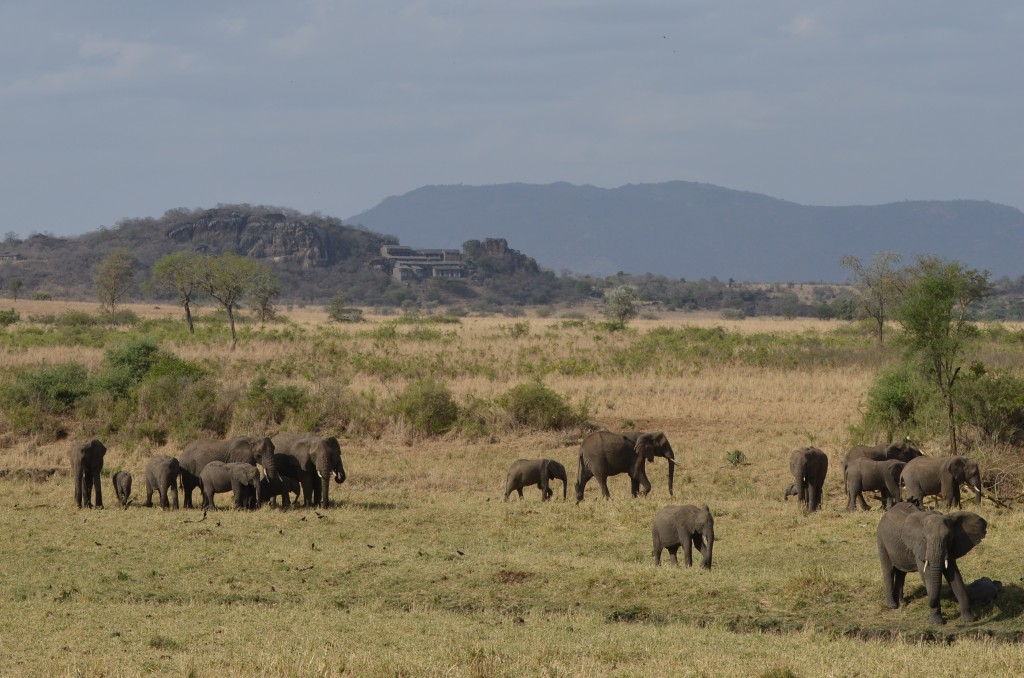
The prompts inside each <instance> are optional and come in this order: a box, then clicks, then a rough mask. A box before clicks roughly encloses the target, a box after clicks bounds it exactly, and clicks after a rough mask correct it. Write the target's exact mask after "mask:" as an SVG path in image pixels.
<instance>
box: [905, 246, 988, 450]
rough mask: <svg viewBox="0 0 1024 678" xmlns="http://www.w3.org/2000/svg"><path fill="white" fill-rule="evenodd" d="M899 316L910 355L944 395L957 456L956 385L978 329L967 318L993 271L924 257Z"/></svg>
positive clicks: (913, 272) (911, 271)
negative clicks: (969, 346) (965, 355)
mask: <svg viewBox="0 0 1024 678" xmlns="http://www.w3.org/2000/svg"><path fill="white" fill-rule="evenodd" d="M908 273H909V276H910V278H909V284H908V285H907V288H906V290H905V291H904V294H903V297H902V300H901V302H900V304H899V305H898V306H897V307H896V309H895V311H896V313H895V317H896V318H897V319H898V320H899V321H900V323H901V324H902V325H903V331H904V334H903V337H902V341H904V342H905V343H906V347H907V352H908V356H909V357H911V358H915V359H917V360H918V361H919V365H920V366H921V368H922V369H923V371H924V373H925V375H926V376H927V377H928V379H929V381H931V382H932V384H934V385H935V387H936V388H937V389H938V391H939V393H940V394H941V396H942V400H943V403H944V404H945V408H946V416H947V424H948V426H949V448H950V454H951V455H956V454H957V429H956V411H955V410H956V392H955V389H956V382H957V376H958V375H959V374H960V367H961V363H962V362H963V359H964V352H965V346H966V343H967V342H968V340H970V339H971V338H972V337H974V336H975V335H976V334H977V328H975V326H974V324H973V323H971V322H969V320H968V317H967V316H968V310H969V309H970V307H971V305H972V304H974V303H975V302H977V301H978V300H979V299H981V298H982V297H984V296H985V295H986V294H988V292H989V289H990V285H989V282H988V271H981V272H979V271H977V270H975V269H967V268H964V267H963V265H962V264H960V263H959V262H957V261H946V260H944V259H941V258H939V257H933V256H925V257H919V258H918V261H917V264H916V265H915V266H913V267H912V268H910V269H909V271H908Z"/></svg>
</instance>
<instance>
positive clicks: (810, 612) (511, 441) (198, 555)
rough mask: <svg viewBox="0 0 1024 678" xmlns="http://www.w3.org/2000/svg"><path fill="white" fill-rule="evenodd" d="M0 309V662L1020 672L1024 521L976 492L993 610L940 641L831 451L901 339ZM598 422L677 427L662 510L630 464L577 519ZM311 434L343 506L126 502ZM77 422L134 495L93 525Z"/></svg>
mask: <svg viewBox="0 0 1024 678" xmlns="http://www.w3.org/2000/svg"><path fill="white" fill-rule="evenodd" d="M16 308H17V310H18V312H19V314H20V316H21V320H19V321H18V322H17V323H14V324H13V325H10V326H9V327H7V328H6V329H5V330H3V332H2V334H0V387H2V388H0V401H2V402H4V403H5V405H4V410H3V415H4V416H3V433H2V437H0V445H2V449H0V469H2V474H0V524H2V525H3V526H4V532H5V534H4V536H5V539H4V540H3V545H2V546H0V573H2V576H0V605H2V609H3V611H4V613H3V614H2V615H0V675H11V676H14V675H18V676H34V675H46V676H52V675H58V676H59V675H71V676H78V675H81V676H134V675H147V674H152V675H193V676H342V675H352V676H421V675H438V676H519V675H547V676H610V675H621V676H646V675H649V676H663V675H694V676H699V675H704V676H751V675H753V676H762V675H764V676H853V675H860V676H874V675H882V674H894V675H902V676H918V675H922V676H923V675H933V674H937V675H950V676H953V675H993V676H1009V675H1021V674H1022V673H1024V651H1022V646H1021V644H1020V643H1019V642H1018V641H1019V640H1020V639H1021V637H1022V635H1024V616H1022V615H1024V590H1022V588H1021V586H1022V583H1021V577H1022V573H1021V566H1020V558H1019V554H1020V552H1021V550H1022V547H1024V532H1022V528H1024V517H1022V515H1024V514H1022V513H1021V511H1020V510H1019V509H1017V510H1013V509H1005V508H1000V507H997V506H995V505H994V504H992V503H989V502H986V503H985V504H984V505H983V506H982V507H981V508H980V509H976V508H975V507H974V506H973V504H972V505H971V506H970V507H969V508H970V509H971V510H978V511H979V512H980V513H981V514H982V515H983V516H984V517H985V518H986V519H987V520H988V521H989V531H988V536H987V538H986V539H985V541H984V542H982V543H981V545H979V546H978V547H977V548H976V549H974V551H972V552H971V553H970V554H969V555H968V556H966V557H965V558H964V559H962V560H961V561H960V566H961V569H962V571H963V573H964V578H965V580H967V581H971V580H973V579H975V578H977V577H979V576H983V575H984V576H990V577H992V578H993V579H1000V580H1001V581H1003V583H1004V585H1005V587H1006V588H1005V589H1004V592H1003V594H1002V596H1001V597H1000V599H999V600H997V602H996V603H995V604H993V605H990V606H988V607H986V608H982V609H981V610H979V612H980V613H981V614H980V618H979V621H977V622H975V623H969V624H967V623H960V622H958V621H957V616H958V615H957V608H956V602H955V601H954V600H953V599H952V597H951V596H949V595H948V593H947V596H946V597H945V598H944V600H943V611H944V613H945V615H946V617H947V619H948V620H949V623H948V624H947V625H946V626H944V627H929V626H928V625H927V618H928V615H927V603H926V601H925V599H924V588H923V586H922V585H921V583H920V580H919V578H918V577H916V575H910V576H909V577H908V579H907V590H906V594H907V597H908V598H909V601H910V602H909V604H908V605H907V606H906V607H904V608H901V609H900V610H898V611H891V610H888V609H886V608H885V607H884V606H883V604H882V582H881V573H880V569H879V565H878V558H877V554H876V547H875V526H876V524H877V522H878V519H879V517H880V516H881V513H880V512H879V511H877V510H874V511H871V512H857V513H847V512H845V511H844V510H842V509H843V508H844V507H845V503H846V502H845V497H844V496H843V491H842V477H841V460H842V456H843V454H844V452H845V450H846V448H848V447H849V445H850V444H851V443H853V442H873V441H862V440H853V439H852V434H851V427H856V426H857V425H858V424H859V422H860V419H861V407H862V404H863V401H864V398H865V394H866V393H867V391H868V389H869V388H870V386H871V384H872V381H873V379H874V376H875V374H876V372H877V371H878V369H879V368H880V367H882V366H883V365H886V364H887V363H888V362H890V361H891V360H892V359H893V356H894V353H893V352H892V351H893V349H886V350H879V349H878V348H877V347H876V346H875V345H874V343H873V339H872V338H871V336H870V334H869V333H864V332H862V331H861V330H860V329H859V328H858V327H856V326H851V325H847V324H839V323H835V322H832V323H826V322H816V321H782V320H760V319H748V320H743V321H735V322H728V321H723V320H720V319H717V318H701V317H695V316H683V315H680V316H669V315H666V316H664V317H662V318H660V319H656V320H654V319H651V320H640V321H634V322H633V323H631V324H630V327H629V329H628V330H626V331H609V330H608V329H607V328H606V327H604V326H603V325H602V324H601V323H599V322H594V321H590V320H585V319H568V320H567V319H560V318H554V317H552V318H536V317H525V318H462V319H460V320H458V321H449V322H437V321H434V320H430V319H419V320H415V319H408V318H406V319H399V318H395V317H371V318H370V321H369V322H366V323H361V324H354V325H345V326H341V325H337V324H332V323H329V322H328V321H327V319H326V314H325V313H323V312H322V311H321V310H319V309H293V310H289V311H286V312H284V316H286V317H285V319H284V320H282V321H280V322H277V323H271V324H267V325H265V326H260V325H255V324H248V325H245V326H244V327H243V328H242V332H241V335H240V337H241V338H240V343H239V347H238V349H237V350H236V351H234V352H231V351H229V350H228V343H229V341H228V338H227V330H226V327H225V326H224V323H223V322H222V321H221V319H219V318H218V317H216V315H215V314H213V313H207V314H203V315H204V316H206V317H202V318H201V321H200V323H199V326H198V328H197V334H196V336H194V337H191V336H189V335H188V334H187V332H185V331H184V323H183V322H181V320H180V318H179V316H178V310H177V309H174V308H171V307H162V308H154V307H153V306H152V305H149V306H145V305H138V306H135V307H132V310H133V311H134V317H127V316H126V317H122V318H121V319H120V321H119V322H113V321H112V322H107V323H99V322H94V321H93V320H90V319H89V318H90V317H91V315H94V314H95V309H94V308H93V307H92V306H91V305H82V306H81V307H75V306H74V305H70V304H62V303H58V302H19V303H18V305H17V306H16ZM69 313H70V314H71V315H70V316H69V315H68V314H69ZM75 313H78V314H79V315H77V316H76V315H74V314H75ZM1017 331H1018V330H1017V329H1015V328H1010V329H1008V330H1004V331H1000V332H998V333H993V334H992V336H993V337H999V339H995V338H993V339H991V340H989V341H987V342H986V343H984V344H983V345H982V346H981V347H980V348H979V350H981V351H983V352H984V358H985V361H986V363H988V364H996V365H1002V366H1012V365H1015V364H1016V365H1019V364H1020V359H1021V353H1022V346H1024V344H1022V342H1021V341H1020V340H1019V338H1017V335H1016V332H1017ZM1007 333H1009V335H1008V334H1007ZM140 337H145V338H146V339H147V341H149V342H150V343H149V344H147V346H150V347H156V352H154V351H153V350H152V349H147V350H149V353H147V354H146V355H148V356H150V358H151V359H150V358H147V360H150V362H147V363H146V365H147V370H148V371H147V372H146V373H145V374H142V375H141V376H140V375H135V376H134V377H131V378H129V377H126V376H125V375H124V374H122V373H121V372H118V369H120V367H118V366H123V365H122V363H123V362H124V361H123V360H122V362H120V363H119V362H118V360H120V359H122V358H123V356H124V353H123V352H122V353H120V354H119V353H118V352H117V350H118V349H117V348H116V347H117V346H119V345H123V344H124V342H125V341H129V342H130V341H135V340H137V339H138V338H140ZM119 355H120V356H121V358H118V356H119ZM132 355H136V354H134V353H133V354H132ZM153 356H156V357H153ZM131 364H134V363H131ZM69 365H77V366H78V367H69ZM55 366H56V367H60V370H62V371H57V372H47V371H46V370H48V369H50V368H53V367H55ZM41 375H42V376H41ZM54 375H56V376H54ZM44 377H45V379H44ZM427 378H432V379H433V381H434V383H435V384H441V385H442V386H443V388H444V390H446V391H447V393H448V394H449V395H450V398H451V401H452V402H454V403H455V405H456V407H457V409H458V414H457V416H455V418H454V419H453V420H451V421H449V424H448V425H447V426H446V427H445V428H446V431H445V432H435V433H430V432H429V431H425V429H424V428H423V426H424V424H423V422H418V421H416V420H415V418H413V417H411V415H409V413H408V411H407V410H405V409H403V407H402V406H401V404H402V402H403V401H402V398H403V396H405V395H406V394H407V393H408V392H409V390H410V389H409V387H410V385H413V384H417V383H422V382H423V380H424V379H427ZM47 379H49V380H50V381H47ZM133 379H134V380H133ZM19 380H20V382H19ZM54 380H56V383H57V384H58V385H60V386H66V385H67V384H71V385H72V387H73V388H72V395H74V397H71V396H67V397H65V395H66V391H65V390H61V389H59V388H51V385H52V383H54ZM538 380H539V382H540V383H542V384H543V385H544V386H545V387H546V389H547V390H548V391H549V392H553V393H554V394H556V395H557V396H558V401H557V402H556V403H555V404H556V405H559V406H564V412H562V414H563V415H564V416H563V418H562V420H561V421H560V422H559V425H558V426H557V427H555V428H550V429H549V428H546V427H545V426H542V425H539V424H538V423H537V422H536V420H532V419H529V418H525V419H524V418H523V417H522V416H520V415H519V414H517V410H516V408H515V407H514V405H515V402H514V398H513V397H512V396H510V391H512V390H513V389H514V387H516V386H520V385H523V384H534V383H536V382H537V381H538ZM19 383H28V384H31V385H35V386H34V388H36V389H37V391H38V393H36V395H34V396H32V394H31V393H30V394H29V395H28V396H26V395H25V392H24V389H23V388H22V387H21V386H19ZM19 389H21V390H19ZM47 389H50V390H47ZM74 389H77V390H74ZM54 394H57V395H54ZM61 394H65V395H61ZM30 396H31V397H30ZM51 396H52V397H51ZM25 398H28V399H27V400H26V399H25ZM32 398H35V400H33V399H32ZM47 398H50V399H47ZM192 400H197V402H199V403H200V407H199V408H196V407H194V403H192ZM424 402H428V401H424ZM25 403H29V405H31V404H33V403H34V404H35V409H32V408H31V407H29V405H25ZM47 408H49V409H47ZM584 415H585V416H584ZM584 419H585V420H586V421H589V422H591V424H592V425H595V426H599V427H606V428H610V429H613V430H621V429H624V428H633V427H636V428H642V429H648V430H663V431H664V432H665V433H666V435H667V436H668V438H669V440H671V442H672V444H673V447H674V449H675V453H676V456H677V459H678V461H679V463H680V466H679V469H678V471H677V473H676V487H675V496H674V497H669V495H668V491H667V480H666V462H665V461H664V460H662V459H658V460H656V461H655V462H653V463H652V464H650V465H649V466H648V475H649V476H650V478H651V481H652V484H653V486H654V488H653V491H652V493H651V495H650V496H648V497H646V498H640V499H632V498H630V497H629V483H628V479H627V478H626V477H625V476H617V477H614V478H612V479H611V480H610V481H609V486H610V489H611V493H612V499H611V500H610V501H604V500H601V499H599V490H598V487H597V485H596V482H594V481H591V483H590V484H589V485H588V487H587V495H586V499H585V501H584V502H583V503H581V504H580V505H579V506H576V505H575V502H574V500H573V488H572V486H571V485H572V482H574V480H575V476H576V453H577V450H578V447H579V441H580V439H581V438H582V436H583V435H584V433H585V432H586V431H587V430H588V429H589V426H588V425H587V424H585V423H583V421H582V420H584ZM196 421H199V422H200V424H196V423H195V422H196ZM427 427H428V428H429V424H427ZM308 428H317V429H319V430H321V431H323V432H324V433H332V434H339V437H340V439H341V441H342V451H343V455H344V462H345V468H346V471H347V473H348V480H347V482H346V483H345V484H344V485H342V486H340V488H336V489H334V490H332V493H331V497H332V499H333V500H334V501H335V502H336V505H335V506H333V507H332V508H330V509H328V510H317V511H313V510H306V509H302V508H298V509H293V510H289V511H280V510H275V509H272V508H263V509H261V510H259V511H253V512H235V511H227V510H225V511H218V512H210V513H208V514H207V516H206V517H205V519H204V518H203V514H202V512H201V511H197V510H192V511H178V512H162V511H160V510H158V509H147V508H144V507H141V506H140V504H141V503H142V502H143V500H144V497H142V496H140V495H142V494H143V493H144V482H143V478H142V468H143V465H144V463H145V459H146V458H147V457H148V456H149V455H151V454H154V453H166V454H178V452H179V451H180V449H181V448H182V446H183V445H184V443H185V442H187V440H188V438H189V436H196V435H225V436H226V435H235V434H268V435H271V434H274V433H277V432H278V431H282V430H299V429H308ZM84 436H99V437H100V438H101V439H103V440H105V441H106V442H107V445H108V447H109V451H108V453H107V456H106V467H105V470H106V469H109V470H114V469H117V468H123V469H127V470H130V471H131V472H132V473H133V475H134V477H135V486H134V502H133V504H132V505H131V506H130V507H129V508H128V509H127V510H121V509H119V508H116V507H115V501H114V497H113V491H112V487H111V485H110V481H109V477H106V478H105V479H104V482H105V484H104V487H103V490H104V503H105V505H106V507H107V508H106V509H105V510H102V511H99V510H92V511H82V510H76V509H75V508H74V506H73V500H72V495H73V492H72V484H71V479H70V477H68V476H67V475H66V474H64V473H63V472H61V471H60V470H58V472H56V473H53V474H52V475H49V474H50V472H51V471H52V469H54V468H57V469H63V468H65V467H66V461H65V459H66V450H67V447H68V441H67V438H78V437H84ZM942 442H943V441H942V439H941V438H937V439H936V440H934V441H922V446H923V448H924V450H925V451H926V452H929V453H940V452H941V444H942ZM808 444H813V445H815V446H817V447H820V448H821V449H823V450H825V451H826V452H827V453H828V454H829V456H830V460H831V466H830V474H829V478H828V480H827V481H826V497H825V501H824V509H823V510H822V511H821V512H819V513H817V514H815V515H810V516H806V515H803V514H802V513H801V511H800V510H799V508H798V507H797V506H796V505H794V503H793V502H789V503H786V502H783V501H782V493H783V489H784V488H785V486H786V485H787V484H788V482H789V481H790V478H789V471H788V458H789V453H790V451H791V450H792V449H794V448H796V447H800V446H804V445H808ZM978 453H979V455H981V454H983V453H984V450H978ZM540 456H547V457H551V458H554V459H557V460H559V461H561V462H562V463H563V464H565V466H566V467H567V469H568V470H569V476H570V487H569V490H568V496H569V499H568V501H566V502H562V501H561V489H562V488H561V487H560V484H559V485H558V486H557V487H556V497H555V500H553V501H550V502H546V503H541V502H540V492H539V490H537V489H536V488H529V489H527V490H526V498H525V500H523V501H517V500H513V501H510V502H509V503H503V502H502V501H501V498H502V493H503V486H504V479H505V471H506V469H507V468H508V466H509V464H510V463H511V462H512V461H514V460H515V459H518V458H523V457H527V458H536V457H540ZM982 458H984V457H982ZM32 469H37V471H33V470H32ZM671 502H678V503H696V504H704V503H706V504H708V505H709V506H710V508H711V510H712V513H713V514H714V517H715V521H716V525H715V527H716V536H717V543H716V546H715V554H714V568H713V569H712V570H711V571H709V572H708V571H702V570H700V569H699V568H694V569H690V570H687V569H685V568H684V569H674V568H671V567H662V568H659V569H655V568H654V567H653V565H652V559H651V554H650V549H651V536H650V524H651V520H652V518H653V516H654V513H655V512H656V511H657V510H658V509H659V508H660V507H662V506H664V505H665V504H667V503H671ZM218 503H219V504H220V505H221V506H222V507H223V506H227V504H228V499H227V498H226V497H223V496H222V497H221V499H220V501H219V502H218ZM875 503H876V504H877V502H875ZM947 592H948V587H947Z"/></svg>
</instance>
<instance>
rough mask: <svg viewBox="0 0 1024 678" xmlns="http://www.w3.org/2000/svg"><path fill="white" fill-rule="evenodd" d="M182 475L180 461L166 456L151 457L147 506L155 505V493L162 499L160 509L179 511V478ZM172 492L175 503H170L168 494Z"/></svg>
mask: <svg viewBox="0 0 1024 678" xmlns="http://www.w3.org/2000/svg"><path fill="white" fill-rule="evenodd" d="M180 474H181V466H180V465H179V464H178V460H177V459H175V458H174V457H170V456H167V455H166V454H157V455H154V456H152V457H150V459H149V461H147V462H146V504H145V505H146V506H152V505H153V491H154V490H155V491H156V492H157V494H158V495H159V497H160V508H162V509H164V510H165V511H166V510H167V509H169V508H172V507H173V508H174V510H178V476H179V475H180ZM168 491H170V493H171V496H172V497H173V500H174V501H173V503H171V502H168V500H167V493H168Z"/></svg>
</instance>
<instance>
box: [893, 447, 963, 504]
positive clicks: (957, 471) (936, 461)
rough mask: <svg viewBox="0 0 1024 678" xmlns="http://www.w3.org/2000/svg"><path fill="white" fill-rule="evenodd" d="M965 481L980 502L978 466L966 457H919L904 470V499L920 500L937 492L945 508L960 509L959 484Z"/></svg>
mask: <svg viewBox="0 0 1024 678" xmlns="http://www.w3.org/2000/svg"><path fill="white" fill-rule="evenodd" d="M963 483H967V484H968V485H969V486H970V487H971V489H972V490H974V493H975V495H976V496H977V498H978V505H979V506H980V505H981V494H982V493H981V468H980V467H979V466H978V462H976V461H974V460H973V459H968V458H967V457H919V458H918V459H914V460H913V461H911V462H910V463H909V464H907V466H906V468H904V469H903V484H904V485H906V487H907V498H908V499H917V500H918V501H919V502H920V501H921V500H923V499H924V498H925V497H927V496H930V495H935V494H939V495H942V498H943V499H945V500H946V508H960V485H961V484H963Z"/></svg>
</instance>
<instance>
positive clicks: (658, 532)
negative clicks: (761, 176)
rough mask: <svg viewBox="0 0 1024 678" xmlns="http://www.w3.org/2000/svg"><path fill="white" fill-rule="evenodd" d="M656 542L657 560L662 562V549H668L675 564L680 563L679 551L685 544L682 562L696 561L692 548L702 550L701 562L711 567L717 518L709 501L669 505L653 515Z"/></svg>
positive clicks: (652, 535)
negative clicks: (677, 555)
mask: <svg viewBox="0 0 1024 678" xmlns="http://www.w3.org/2000/svg"><path fill="white" fill-rule="evenodd" d="M651 538H652V540H653V542H654V548H653V553H654V564H655V565H661V552H662V550H663V549H668V555H669V557H670V558H671V559H672V564H673V565H675V566H676V567H679V561H678V560H677V559H676V552H677V551H678V550H679V547H680V546H682V547H683V562H684V563H685V564H686V566H687V567H691V566H692V565H693V549H694V548H695V547H696V548H697V549H698V550H699V551H700V555H701V563H700V566H701V567H702V568H704V569H705V570H710V569H711V556H712V553H713V552H714V548H715V519H714V518H713V517H712V516H711V511H709V510H708V507H707V505H705V506H704V507H703V508H699V507H697V506H693V505H692V504H686V505H684V506H677V505H673V506H666V507H665V508H663V509H661V510H660V511H658V513H657V514H656V515H655V516H654V525H653V526H652V527H651Z"/></svg>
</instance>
